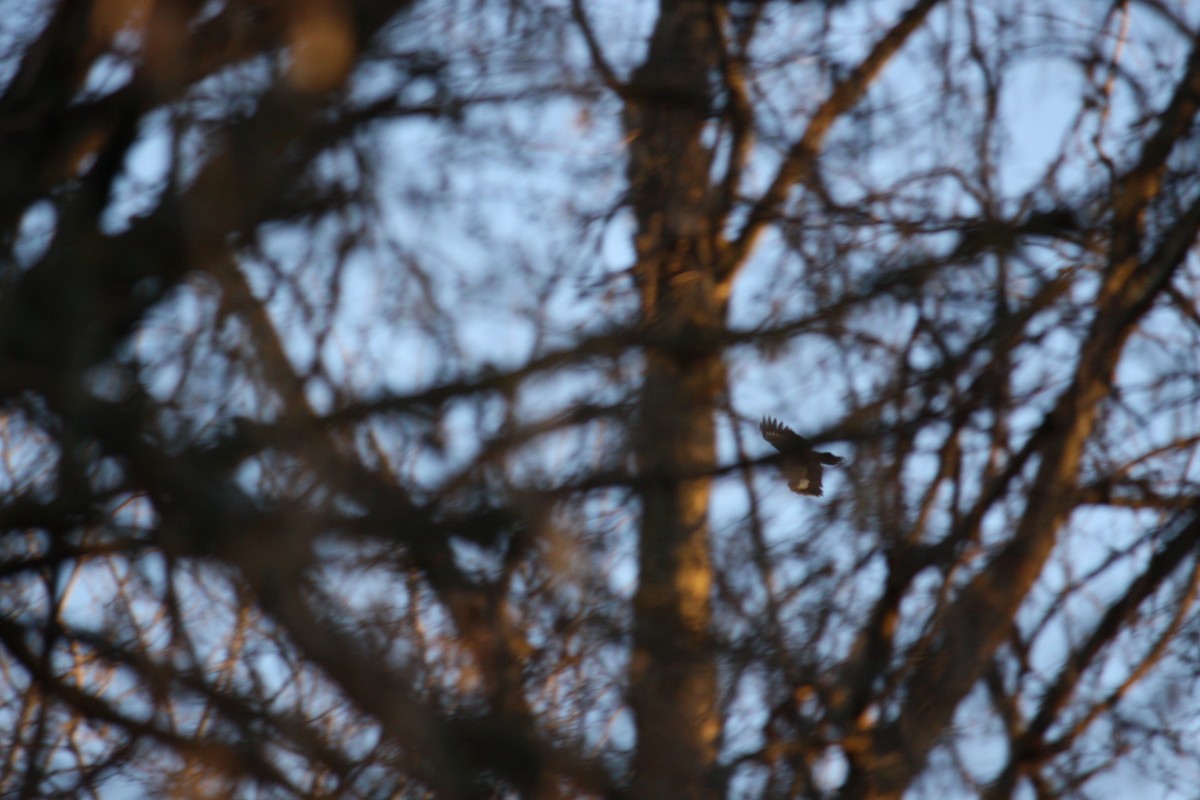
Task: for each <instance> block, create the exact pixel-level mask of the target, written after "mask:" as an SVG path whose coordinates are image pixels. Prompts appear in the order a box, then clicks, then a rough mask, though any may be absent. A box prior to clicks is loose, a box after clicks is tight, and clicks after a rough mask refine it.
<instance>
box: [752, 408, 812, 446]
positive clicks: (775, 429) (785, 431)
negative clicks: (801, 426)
mask: <svg viewBox="0 0 1200 800" xmlns="http://www.w3.org/2000/svg"><path fill="white" fill-rule="evenodd" d="M758 429H759V430H760V431H762V437H763V438H764V439H766V440H767V442H769V443H770V445H771V447H774V448H775V449H776V450H778V451H779V452H781V453H784V454H785V455H786V454H788V453H803V452H807V451H809V450H810V449H811V447H810V446H809V444H808V439H805V438H804V437H803V436H801V435H800V434H798V433H796V432H795V431H794V430H792V429H791V428H789V427H788V426H787V425H784V424H783V423H782V422H780V421H779V420H777V419H775V418H774V417H763V418H762V422H760V423H758Z"/></svg>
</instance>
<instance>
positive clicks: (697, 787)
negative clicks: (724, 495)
mask: <svg viewBox="0 0 1200 800" xmlns="http://www.w3.org/2000/svg"><path fill="white" fill-rule="evenodd" d="M710 13H711V12H710V10H709V9H708V8H707V4H706V3H704V2H698V1H697V0H674V1H672V0H667V2H664V3H663V4H662V7H661V14H660V17H659V19H658V22H657V25H656V27H655V30H654V33H653V35H652V38H651V42H650V49H649V53H648V55H647V58H646V61H645V63H644V64H643V65H642V66H641V67H640V68H639V69H638V70H637V71H635V73H634V74H633V76H632V78H631V81H630V83H629V86H628V90H627V94H626V108H625V125H626V131H627V134H628V137H629V140H630V159H629V165H628V174H629V182H630V200H631V203H632V206H633V210H634V213H635V215H636V218H637V226H638V227H637V240H636V248H637V256H638V262H637V267H636V275H637V279H638V281H639V283H640V288H641V300H642V323H643V325H644V326H645V328H646V330H647V332H648V334H649V336H648V340H649V341H651V342H652V344H651V345H650V346H649V347H647V349H646V351H645V376H644V383H643V389H642V392H643V394H642V397H641V402H640V413H639V418H638V420H637V421H636V424H635V431H634V434H635V439H636V444H635V451H636V455H637V464H638V470H639V472H640V475H641V487H642V488H641V497H640V499H641V505H642V529H641V532H640V536H641V538H640V547H639V554H638V558H639V582H638V589H637V594H636V597H635V599H634V614H635V620H634V630H633V636H634V639H633V659H632V663H631V673H630V697H631V704H632V707H633V712H634V717H635V721H636V728H637V739H638V742H637V745H638V746H637V751H636V753H637V754H636V756H635V757H634V763H633V784H632V791H631V794H632V796H633V797H634V798H661V797H694V798H702V797H717V796H720V795H722V794H723V790H722V789H721V787H720V786H719V785H718V782H717V781H715V780H714V779H713V771H712V767H713V764H714V761H715V758H716V743H717V737H718V734H719V730H720V722H719V717H718V712H717V699H716V695H717V682H716V663H715V658H714V653H713V650H712V647H711V645H710V625H711V614H712V610H711V600H710V591H711V587H712V582H713V578H712V564H711V556H710V551H709V526H708V503H709V492H710V487H711V483H712V480H711V477H709V476H710V474H711V472H712V469H713V467H714V466H715V459H716V453H715V446H714V432H713V426H714V423H713V410H712V409H713V401H714V399H715V397H716V394H717V393H718V392H719V391H720V390H721V387H722V386H723V385H724V366H723V363H722V360H721V354H720V351H719V349H718V347H717V338H718V337H717V334H718V333H719V332H720V330H721V328H722V326H723V324H724V317H725V302H724V299H723V298H722V297H721V294H722V292H721V291H720V290H719V288H718V281H717V280H716V277H715V269H716V256H715V253H716V250H717V248H718V241H717V235H718V234H717V230H716V226H715V224H714V223H713V220H712V217H713V216H714V214H713V213H712V212H711V210H710V207H711V204H710V200H709V198H710V179H709V173H710V169H711V166H712V155H711V153H710V152H709V149H708V147H707V146H706V145H705V144H704V143H703V142H702V140H701V134H702V132H703V129H704V125H705V122H706V120H707V117H708V113H709V108H710V105H711V97H710V89H709V86H708V75H707V70H708V69H709V68H710V61H709V59H710V58H711V54H712V50H713V45H712V43H713V37H714V30H713V27H712V24H713V20H712V17H711V16H710Z"/></svg>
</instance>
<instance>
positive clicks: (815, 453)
mask: <svg viewBox="0 0 1200 800" xmlns="http://www.w3.org/2000/svg"><path fill="white" fill-rule="evenodd" d="M758 429H759V430H760V431H762V436H763V438H764V439H766V440H767V441H768V442H769V443H770V444H771V446H772V447H774V448H775V449H776V450H778V451H779V453H780V455H781V456H782V458H781V459H780V465H781V467H782V469H783V475H784V477H786V478H787V482H788V488H789V489H791V490H792V491H793V492H795V493H796V494H810V495H813V496H815V497H820V496H821V476H822V475H823V474H824V472H825V469H824V467H822V466H821V465H822V464H829V465H830V466H833V465H835V464H840V463H842V459H841V457H839V456H835V455H834V454H833V453H822V452H821V451H819V450H813V448H812V445H811V444H809V441H808V439H805V438H804V437H803V436H801V435H800V434H798V433H796V432H795V431H794V430H792V429H791V428H789V427H788V426H787V425H784V424H783V423H782V422H780V421H779V420H777V419H775V418H774V417H763V419H762V422H760V423H759V424H758Z"/></svg>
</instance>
